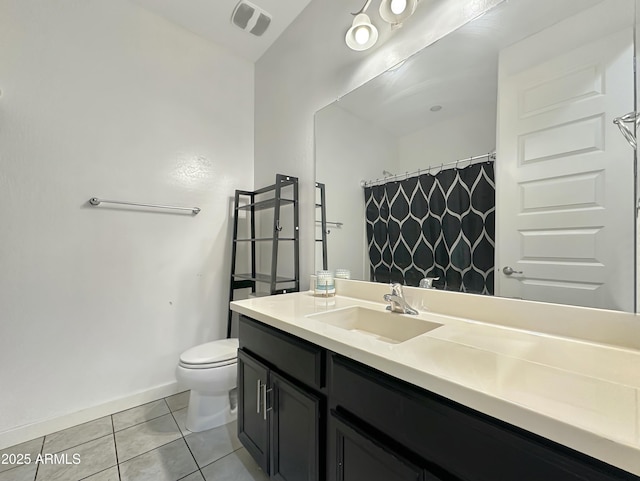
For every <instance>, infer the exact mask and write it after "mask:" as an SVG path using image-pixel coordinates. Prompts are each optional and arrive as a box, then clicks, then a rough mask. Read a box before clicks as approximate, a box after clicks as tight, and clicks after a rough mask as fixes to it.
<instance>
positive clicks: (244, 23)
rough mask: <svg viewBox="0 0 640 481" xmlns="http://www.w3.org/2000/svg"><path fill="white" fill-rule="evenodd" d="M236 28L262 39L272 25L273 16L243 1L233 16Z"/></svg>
mask: <svg viewBox="0 0 640 481" xmlns="http://www.w3.org/2000/svg"><path fill="white" fill-rule="evenodd" d="M231 23H233V24H234V25H235V26H236V27H238V28H240V29H242V30H244V31H245V32H249V33H252V34H254V35H255V36H257V37H260V36H261V35H262V34H263V33H264V32H265V31H266V30H267V28H269V25H270V24H271V15H270V14H268V13H267V12H265V11H264V10H262V9H261V8H260V7H257V6H255V5H254V4H253V3H249V2H246V1H245V0H241V1H240V3H238V5H236V8H235V9H234V10H233V15H231Z"/></svg>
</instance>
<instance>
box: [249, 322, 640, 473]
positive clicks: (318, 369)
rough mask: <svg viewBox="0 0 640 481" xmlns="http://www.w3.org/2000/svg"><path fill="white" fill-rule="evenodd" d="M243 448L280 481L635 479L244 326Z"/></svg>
mask: <svg viewBox="0 0 640 481" xmlns="http://www.w3.org/2000/svg"><path fill="white" fill-rule="evenodd" d="M239 338H240V351H239V355H238V388H239V397H238V401H239V403H238V407H239V413H238V430H239V438H240V440H241V441H242V443H243V444H244V446H245V447H246V448H247V450H248V451H249V452H250V453H251V454H252V456H253V457H254V458H255V459H256V461H257V462H258V463H259V464H260V466H261V467H262V468H263V469H264V471H265V472H266V473H269V474H270V476H271V478H272V479H277V480H279V481H325V480H327V481H378V480H379V481H496V480H500V481H542V480H545V481H546V480H553V481H640V477H638V476H636V475H633V474H631V473H629V472H626V471H623V470H621V469H619V468H616V467H614V466H611V465H609V464H606V463H604V462H602V461H599V460H597V459H594V458H592V457H590V456H587V455H585V454H582V453H579V452H577V451H575V450H572V449H570V448H568V447H566V446H562V445H560V444H558V443H556V442H553V441H551V440H549V439H546V438H543V437H541V436H538V435H535V434H533V433H531V432H528V431H525V430H523V429H521V428H518V427H517V426H513V425H511V424H508V423H505V422H503V421H500V420H498V419H495V418H493V417H490V416H487V415H485V414H482V413H480V412H478V411H475V410H473V409H470V408H468V407H466V406H464V405H461V404H459V403H456V402H454V401H451V400H449V399H446V398H444V397H442V396H439V395H437V394H435V393H432V392H430V391H428V390H425V389H421V388H419V387H417V386H415V385H412V384H409V383H407V382H404V381H401V380H399V379H397V378H395V377H393V376H390V375H388V374H385V373H382V372H380V371H377V370H375V369H372V368H371V367H368V366H366V365H363V364H361V363H358V362H356V361H353V360H351V359H348V358H346V357H344V356H341V355H338V354H334V353H330V352H327V351H326V350H325V349H323V348H321V347H319V346H316V345H314V344H312V343H309V342H307V341H304V340H302V339H299V338H297V337H295V336H292V335H290V334H288V333H285V332H282V331H279V330H277V329H274V328H272V327H269V326H267V325H264V324H262V323H259V322H257V321H254V320H252V319H248V318H246V317H241V319H240V326H239Z"/></svg>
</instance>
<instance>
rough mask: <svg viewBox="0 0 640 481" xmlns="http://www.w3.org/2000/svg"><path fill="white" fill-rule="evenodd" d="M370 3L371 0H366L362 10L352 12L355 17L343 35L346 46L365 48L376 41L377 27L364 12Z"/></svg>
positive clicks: (360, 49) (353, 48) (358, 48)
mask: <svg viewBox="0 0 640 481" xmlns="http://www.w3.org/2000/svg"><path fill="white" fill-rule="evenodd" d="M370 3H371V0H367V2H366V3H365V4H364V7H362V10H360V11H359V12H358V13H354V14H353V15H355V17H354V18H353V22H352V24H351V28H350V29H349V30H347V35H346V37H345V42H347V46H348V47H349V48H350V49H352V50H357V51H362V50H367V49H368V48H371V47H373V46H374V45H375V43H376V42H377V41H378V29H377V28H376V27H375V25H373V24H372V23H371V19H370V18H369V15H367V14H366V13H365V11H366V10H367V8H369V4H370Z"/></svg>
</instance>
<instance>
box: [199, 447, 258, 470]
mask: <svg viewBox="0 0 640 481" xmlns="http://www.w3.org/2000/svg"><path fill="white" fill-rule="evenodd" d="M242 448H244V446H240V447H239V448H238V449H234V450H233V451H231V452H230V453H227V454H225V455H224V456H221V457H219V458H218V459H216V460H215V461H211V462H210V463H209V464H207V465H206V466H203V467H202V469H204V468H207V467H209V466H211V465H212V464H215V463H217V462H218V461H221V460H223V459H224V458H226V457H227V456H231V455H232V454H233V453H236V452H238V451H240V450H241V449H242ZM260 470H261V471H262V468H261V469H260Z"/></svg>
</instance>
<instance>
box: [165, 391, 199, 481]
mask: <svg viewBox="0 0 640 481" xmlns="http://www.w3.org/2000/svg"><path fill="white" fill-rule="evenodd" d="M164 402H167V400H166V398H165V401H164ZM167 405H169V403H167ZM171 417H173V420H174V421H175V422H176V424H177V425H178V431H180V434H181V435H182V440H183V441H184V444H186V445H187V449H188V450H189V453H190V454H191V457H192V458H193V462H194V463H196V467H197V468H198V472H199V473H200V476H202V479H204V480H205V481H206V479H207V478H205V477H204V473H203V472H202V468H200V465H199V464H198V460H197V459H196V457H195V456H194V455H193V451H191V446H189V443H188V442H187V438H186V436H185V435H184V433H183V432H182V429H180V425H179V424H178V420H177V419H176V417H175V416H174V415H173V411H171ZM185 429H186V426H185ZM193 473H195V471H194V472H193ZM193 473H191V474H193ZM191 474H188V475H187V476H191ZM185 477H186V476H185ZM182 479H184V478H182Z"/></svg>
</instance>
